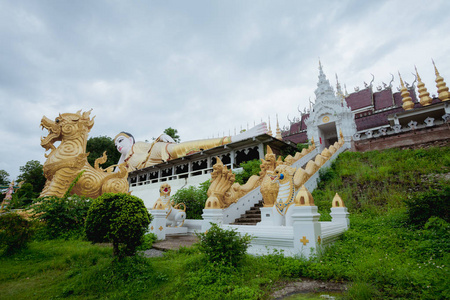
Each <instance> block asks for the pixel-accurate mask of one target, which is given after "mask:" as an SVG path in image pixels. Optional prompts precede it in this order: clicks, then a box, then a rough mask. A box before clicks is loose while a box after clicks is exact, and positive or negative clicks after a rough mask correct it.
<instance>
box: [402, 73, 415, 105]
mask: <svg viewBox="0 0 450 300" xmlns="http://www.w3.org/2000/svg"><path fill="white" fill-rule="evenodd" d="M398 76H399V77H400V83H401V84H402V89H401V92H402V93H401V95H402V102H403V105H402V107H403V109H404V110H410V109H413V108H414V102H412V98H411V95H410V94H409V92H408V89H407V88H406V87H405V84H404V83H403V79H402V76H401V75H400V72H398Z"/></svg>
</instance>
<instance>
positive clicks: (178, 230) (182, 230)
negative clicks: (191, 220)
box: [166, 227, 188, 235]
mask: <svg viewBox="0 0 450 300" xmlns="http://www.w3.org/2000/svg"><path fill="white" fill-rule="evenodd" d="M187 232H188V228H187V227H166V235H175V234H180V235H181V234H187Z"/></svg>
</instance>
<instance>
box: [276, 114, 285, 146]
mask: <svg viewBox="0 0 450 300" xmlns="http://www.w3.org/2000/svg"><path fill="white" fill-rule="evenodd" d="M276 133H277V134H276V136H275V137H276V138H277V139H279V140H282V139H283V137H282V136H281V130H280V125H279V124H278V114H277V131H276Z"/></svg>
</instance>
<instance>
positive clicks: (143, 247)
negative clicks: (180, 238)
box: [136, 232, 158, 251]
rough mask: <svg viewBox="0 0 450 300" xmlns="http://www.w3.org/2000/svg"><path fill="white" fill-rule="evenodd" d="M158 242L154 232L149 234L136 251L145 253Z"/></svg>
mask: <svg viewBox="0 0 450 300" xmlns="http://www.w3.org/2000/svg"><path fill="white" fill-rule="evenodd" d="M157 240H158V236H157V235H156V234H154V233H153V232H150V233H147V234H145V235H144V237H143V240H142V244H141V245H140V246H138V247H137V248H136V249H137V250H139V251H144V250H148V249H151V248H152V246H153V243H154V242H156V241H157Z"/></svg>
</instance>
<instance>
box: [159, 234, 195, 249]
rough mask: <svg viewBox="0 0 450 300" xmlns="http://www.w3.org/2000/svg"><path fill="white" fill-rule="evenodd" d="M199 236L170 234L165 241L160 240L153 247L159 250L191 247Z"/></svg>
mask: <svg viewBox="0 0 450 300" xmlns="http://www.w3.org/2000/svg"><path fill="white" fill-rule="evenodd" d="M197 242H198V238H197V237H196V236H195V235H190V234H188V235H170V236H166V239H165V240H164V241H158V242H156V243H154V244H153V248H154V249H157V250H162V251H167V250H178V249H180V247H189V246H192V244H194V243H197Z"/></svg>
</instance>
